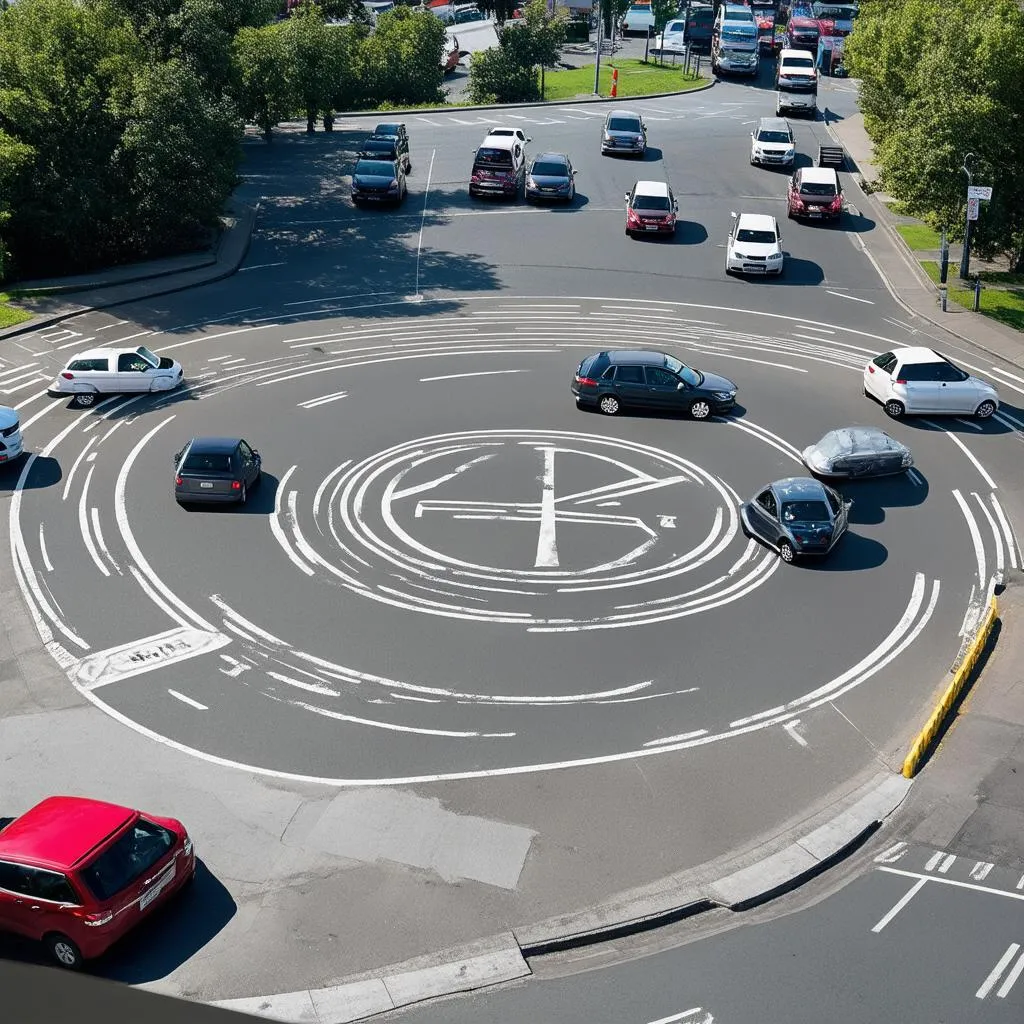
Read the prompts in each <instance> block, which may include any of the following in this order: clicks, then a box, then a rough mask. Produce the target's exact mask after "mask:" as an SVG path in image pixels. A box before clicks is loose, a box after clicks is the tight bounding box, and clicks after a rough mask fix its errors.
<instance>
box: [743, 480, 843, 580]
mask: <svg viewBox="0 0 1024 1024" xmlns="http://www.w3.org/2000/svg"><path fill="white" fill-rule="evenodd" d="M852 504H853V502H852V501H844V500H843V496H842V495H841V494H840V493H839V492H838V491H834V490H832V488H831V487H826V486H825V484H823V483H822V482H821V481H820V480H815V479H814V478H813V477H809V476H792V477H787V478H786V479H785V480H776V481H775V483H772V484H769V485H768V486H767V487H765V488H764V490H762V491H759V492H758V494H757V495H756V496H755V497H754V498H753V499H752V500H751V501H746V502H744V503H743V504H742V505H740V520H741V521H742V523H743V532H744V533H745V534H746V535H747V536H748V537H753V538H755V539H756V540H759V541H761V542H762V543H763V544H767V545H768V547H770V548H775V550H776V551H778V553H779V557H780V558H781V559H782V560H783V561H784V562H792V561H794V560H795V559H796V558H798V557H800V556H803V555H827V554H828V553H829V552H830V551H831V550H832V548H834V547H835V545H836V544H837V542H838V541H839V538H840V537H842V535H843V534H844V533H845V532H846V528H847V526H848V525H849V513H850V506H851V505H852Z"/></svg>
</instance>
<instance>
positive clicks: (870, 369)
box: [868, 363, 875, 373]
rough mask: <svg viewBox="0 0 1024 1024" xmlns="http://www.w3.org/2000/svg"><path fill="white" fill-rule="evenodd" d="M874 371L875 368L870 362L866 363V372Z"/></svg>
mask: <svg viewBox="0 0 1024 1024" xmlns="http://www.w3.org/2000/svg"><path fill="white" fill-rule="evenodd" d="M874 372H875V368H874V367H873V366H872V365H871V364H870V363H868V373H874Z"/></svg>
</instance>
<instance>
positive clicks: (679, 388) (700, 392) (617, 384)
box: [570, 351, 737, 420]
mask: <svg viewBox="0 0 1024 1024" xmlns="http://www.w3.org/2000/svg"><path fill="white" fill-rule="evenodd" d="M570 388H571V390H572V393H573V395H574V396H575V397H576V404H577V405H579V406H596V407H597V408H598V409H600V410H601V412H603V413H605V414H606V415H608V416H614V415H615V414H616V413H618V412H619V411H621V410H622V408H623V407H626V406H630V407H633V406H637V407H639V406H644V407H647V408H651V409H664V410H665V411H666V412H668V411H673V412H687V413H689V414H690V416H691V417H693V419H695V420H706V419H707V418H708V417H709V416H711V415H712V414H713V413H724V412H728V411H729V410H730V409H731V408H732V407H733V406H734V405H735V404H736V391H737V388H736V385H735V384H734V383H733V382H732V381H731V380H729V379H728V377H720V376H718V374H715V373H704V372H703V371H701V370H695V369H693V367H691V366H687V365H686V364H685V363H682V362H680V361H679V360H678V359H676V357H675V356H670V355H668V354H667V353H665V352H645V351H622V352H597V353H595V354H594V355H592V356H587V358H586V359H584V360H583V362H581V363H580V365H579V366H577V367H576V373H575V374H574V376H573V379H572V384H571V385H570Z"/></svg>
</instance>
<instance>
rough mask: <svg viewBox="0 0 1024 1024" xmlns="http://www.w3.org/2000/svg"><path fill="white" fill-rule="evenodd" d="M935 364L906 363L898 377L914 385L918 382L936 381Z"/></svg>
mask: <svg viewBox="0 0 1024 1024" xmlns="http://www.w3.org/2000/svg"><path fill="white" fill-rule="evenodd" d="M934 366H935V364H934V363H904V364H903V365H902V366H901V367H900V371H899V374H898V375H897V376H898V377H899V379H900V380H905V381H909V382H911V383H914V382H916V381H930V380H935V379H936V377H935V369H934Z"/></svg>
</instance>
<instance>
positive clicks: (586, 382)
mask: <svg viewBox="0 0 1024 1024" xmlns="http://www.w3.org/2000/svg"><path fill="white" fill-rule="evenodd" d="M576 383H577V384H582V385H583V386H584V387H587V388H596V387H597V381H596V380H594V379H593V378H592V377H581V376H580V375H579V374H576Z"/></svg>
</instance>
